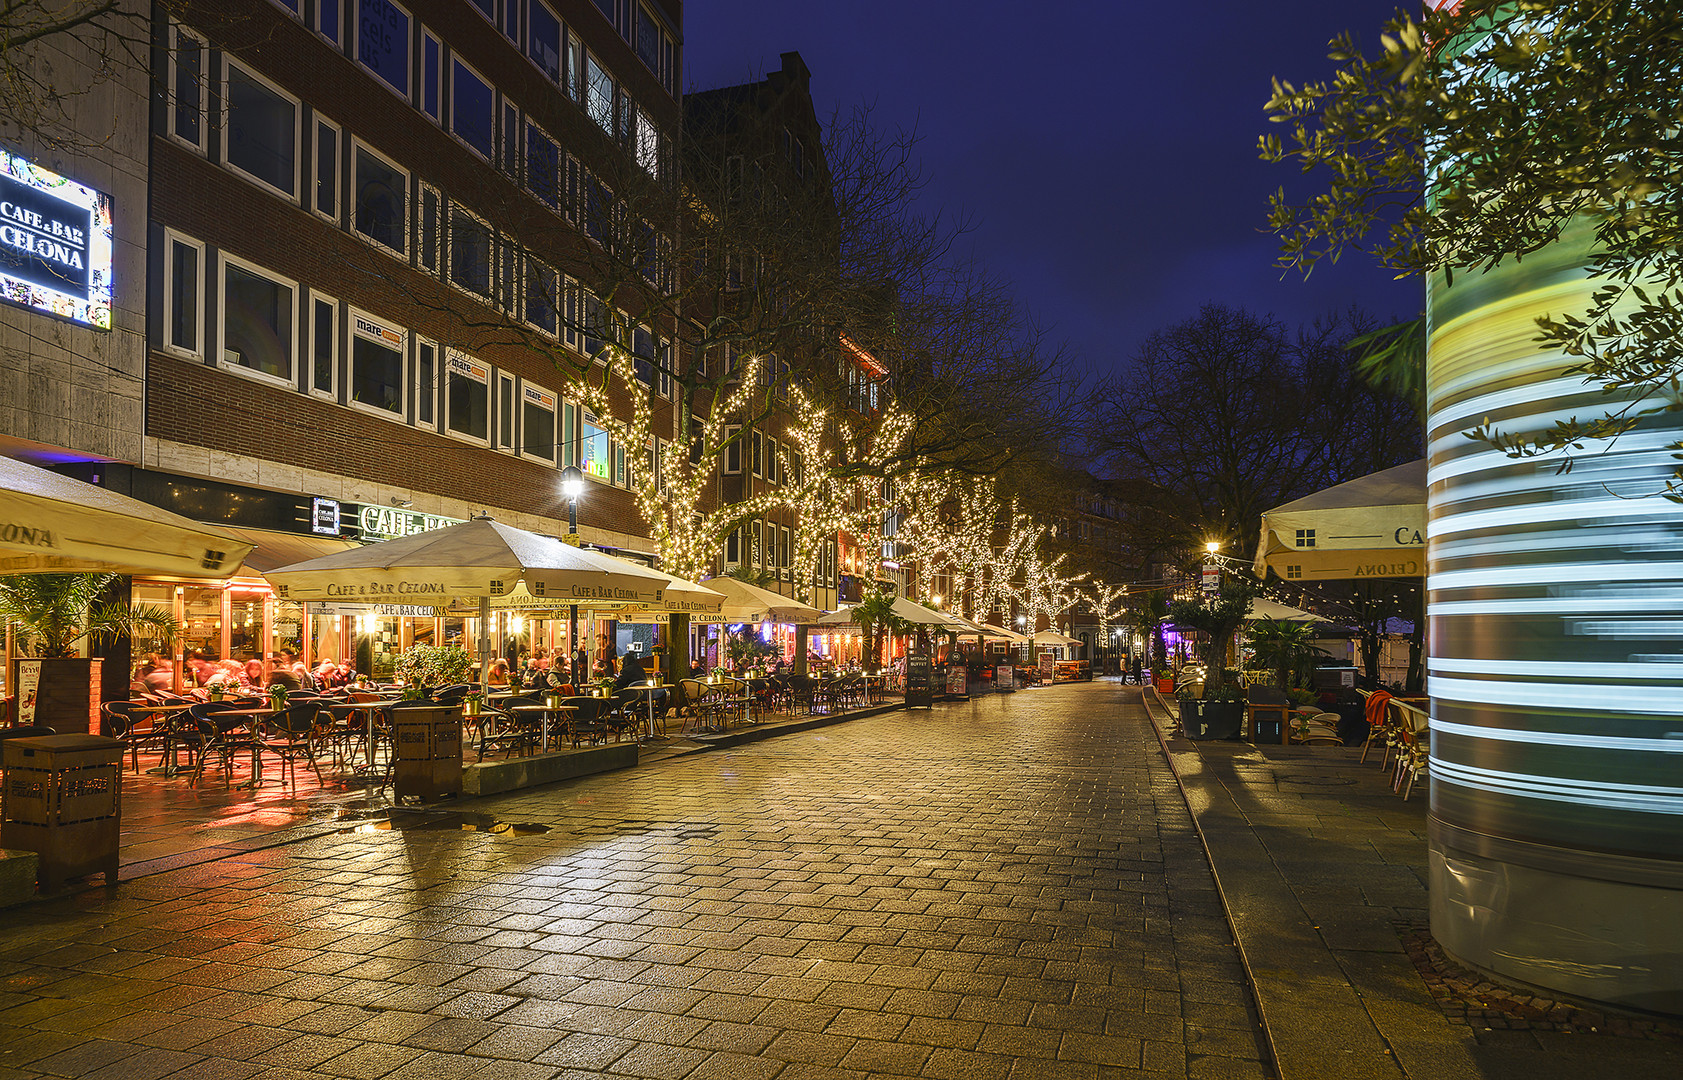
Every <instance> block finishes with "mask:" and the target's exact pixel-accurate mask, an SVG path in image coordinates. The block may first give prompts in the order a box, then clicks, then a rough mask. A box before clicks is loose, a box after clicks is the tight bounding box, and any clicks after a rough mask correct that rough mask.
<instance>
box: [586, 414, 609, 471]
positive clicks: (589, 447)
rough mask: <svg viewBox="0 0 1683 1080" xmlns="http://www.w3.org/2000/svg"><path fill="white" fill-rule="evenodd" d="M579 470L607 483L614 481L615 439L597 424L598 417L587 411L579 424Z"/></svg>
mask: <svg viewBox="0 0 1683 1080" xmlns="http://www.w3.org/2000/svg"><path fill="white" fill-rule="evenodd" d="M579 470H580V471H581V472H583V473H584V474H585V475H586V476H594V477H596V479H598V480H603V481H606V482H607V483H610V484H611V483H613V482H614V473H613V440H611V439H610V438H608V433H607V432H606V431H603V430H602V429H601V428H600V427H598V426H597V423H596V418H595V417H594V416H591V415H590V414H589V413H585V414H584V417H583V420H582V421H581V423H580V424H579Z"/></svg>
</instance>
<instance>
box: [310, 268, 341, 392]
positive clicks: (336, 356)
mask: <svg viewBox="0 0 1683 1080" xmlns="http://www.w3.org/2000/svg"><path fill="white" fill-rule="evenodd" d="M321 304H325V305H327V306H328V307H329V308H331V317H332V319H333V331H332V332H333V346H332V348H333V355H332V360H331V365H330V376H329V378H330V385H329V387H328V388H327V389H326V390H323V389H321V388H320V387H318V386H317V385H316V330H317V326H316V318H317V316H318V315H319V314H320V308H319V307H318V305H321ZM339 324H340V319H339V301H338V300H337V299H335V298H334V297H331V296H328V295H327V294H326V293H321V292H317V291H315V290H314V289H311V290H310V312H309V315H308V317H307V330H306V339H307V340H308V341H309V343H310V349H309V352H310V356H309V361H310V362H309V364H308V365H306V366H307V367H308V369H309V370H308V372H306V375H307V379H306V384H307V385H306V392H307V393H308V394H309V395H310V396H311V397H316V398H322V399H324V400H326V401H334V402H337V401H338V400H339V373H340V367H341V366H342V365H341V364H340V361H341V359H342V358H343V357H344V353H345V347H344V346H345V340H344V334H343V333H341V332H340V331H341V328H340V325H339Z"/></svg>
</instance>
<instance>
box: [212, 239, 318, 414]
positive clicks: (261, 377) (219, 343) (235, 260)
mask: <svg viewBox="0 0 1683 1080" xmlns="http://www.w3.org/2000/svg"><path fill="white" fill-rule="evenodd" d="M230 264H232V265H234V266H237V267H239V268H240V269H241V270H243V271H244V272H246V273H248V274H251V275H253V276H254V277H260V278H266V279H268V281H269V282H270V283H271V284H274V285H280V286H283V287H285V288H287V289H290V290H291V291H292V313H291V318H290V319H289V320H288V322H290V323H291V326H290V327H289V328H288V330H289V333H288V335H287V336H288V338H289V339H290V344H291V348H290V350H289V351H290V352H291V354H292V355H291V357H290V361H291V368H292V371H291V374H290V375H286V376H278V375H270V374H269V373H268V372H266V371H258V370H257V369H255V368H249V367H246V366H245V365H244V364H236V363H233V362H231V361H229V360H227V359H225V356H226V354H227V351H228V316H227V312H228V266H229V265H230ZM300 292H301V290H300V289H299V286H298V282H296V281H293V280H292V279H291V278H288V277H285V276H283V275H281V274H277V273H275V272H274V271H273V270H270V269H268V268H267V267H264V266H261V265H259V264H257V263H254V262H252V261H251V260H250V259H242V258H241V257H240V256H238V255H235V254H232V253H231V252H227V251H218V252H217V259H216V315H217V319H216V366H217V367H218V368H219V369H221V370H223V371H228V372H232V373H233V374H235V375H239V376H242V377H244V378H247V379H252V380H254V381H256V382H260V383H264V384H266V385H269V386H275V387H281V388H284V389H288V390H297V389H298V297H299V294H300Z"/></svg>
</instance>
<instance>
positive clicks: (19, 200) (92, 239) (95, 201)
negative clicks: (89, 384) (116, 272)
mask: <svg viewBox="0 0 1683 1080" xmlns="http://www.w3.org/2000/svg"><path fill="white" fill-rule="evenodd" d="M0 297H3V298H4V299H6V300H7V301H10V302H11V303H14V304H18V305H21V306H23V307H30V308H34V309H35V310H37V311H40V312H44V313H46V314H49V315H57V316H59V317H60V318H64V319H69V320H70V321H71V322H75V323H81V324H82V325H83V326H91V327H93V328H94V329H96V330H109V329H111V196H109V195H107V194H105V193H104V192H100V191H95V190H94V189H93V188H90V187H86V186H84V185H82V184H78V183H76V182H75V181H74V180H70V179H67V178H66V177H63V176H60V175H59V174H58V173H55V172H52V171H51V170H49V169H43V168H42V167H41V166H39V165H36V164H34V163H33V162H30V161H28V160H26V159H24V158H21V157H18V156H17V155H15V154H9V153H6V152H5V151H3V150H0Z"/></svg>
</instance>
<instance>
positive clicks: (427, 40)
mask: <svg viewBox="0 0 1683 1080" xmlns="http://www.w3.org/2000/svg"><path fill="white" fill-rule="evenodd" d="M429 44H430V45H431V46H432V55H433V59H434V61H435V62H436V63H437V65H438V66H437V68H435V69H434V70H433V72H432V75H431V76H430V77H429V76H428V75H427V46H428V45H429ZM415 68H416V71H415V77H416V79H417V80H418V83H419V85H418V87H417V89H418V91H419V92H418V93H417V94H416V95H415V96H416V98H418V99H419V100H417V101H416V102H415V108H416V110H417V111H419V112H420V114H421V115H422V116H424V117H426V118H427V119H428V120H431V121H432V122H433V123H435V124H437V125H439V126H440V127H443V126H444V42H443V40H442V39H440V38H439V36H438V35H437V34H434V33H433V32H432V31H431V30H428V29H426V28H425V27H422V28H421V62H420V63H419V64H417V65H415ZM428 90H431V91H432V102H433V111H432V112H428V111H427V91H428Z"/></svg>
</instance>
